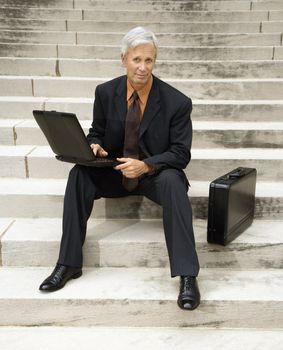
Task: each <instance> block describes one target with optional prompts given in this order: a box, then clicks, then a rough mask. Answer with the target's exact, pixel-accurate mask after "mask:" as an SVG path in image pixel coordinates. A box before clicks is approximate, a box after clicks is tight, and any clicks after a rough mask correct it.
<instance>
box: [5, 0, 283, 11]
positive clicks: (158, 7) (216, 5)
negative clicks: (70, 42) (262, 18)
mask: <svg viewBox="0 0 283 350" xmlns="http://www.w3.org/2000/svg"><path fill="white" fill-rule="evenodd" d="M118 4H119V5H118ZM268 4H269V3H268ZM268 4H267V5H266V6H262V8H260V7H259V8H258V9H257V8H255V10H268V9H272V10H281V9H282V5H281V4H280V2H279V3H277V2H273V3H270V6H271V8H269V7H268ZM117 5H118V6H119V9H120V10H124V11H126V10H128V9H129V5H130V8H131V10H139V9H140V7H141V6H140V1H119V2H117V0H114V1H113V0H108V1H107V2H105V1H88V0H78V1H75V2H74V7H75V8H77V9H97V10H112V9H113V8H115V7H117ZM10 6H11V7H12V6H13V5H10ZM60 7H61V6H60V3H59V4H58V8H60ZM65 7H67V8H71V7H72V3H71V2H68V3H67V6H63V8H65ZM31 8H32V7H31ZM142 8H143V10H148V11H150V10H151V11H162V10H163V11H221V10H222V11H224V10H229V9H230V10H232V11H233V10H234V11H235V10H236V11H250V9H251V4H250V2H247V1H240V0H237V1H229V2H228V3H227V1H190V2H188V1H165V2H164V1H157V2H154V3H153V2H152V1H143V2H142Z"/></svg>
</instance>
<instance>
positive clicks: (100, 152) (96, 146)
mask: <svg viewBox="0 0 283 350" xmlns="http://www.w3.org/2000/svg"><path fill="white" fill-rule="evenodd" d="M90 148H91V149H92V151H93V153H94V155H95V156H97V157H107V156H108V152H106V151H105V150H104V149H103V148H102V147H101V146H100V145H99V144H98V143H92V144H91V145H90Z"/></svg>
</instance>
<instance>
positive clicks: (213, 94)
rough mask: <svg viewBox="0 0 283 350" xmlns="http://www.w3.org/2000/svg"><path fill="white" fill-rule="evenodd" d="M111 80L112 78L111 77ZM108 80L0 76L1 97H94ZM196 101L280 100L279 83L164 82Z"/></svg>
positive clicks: (282, 88)
mask: <svg viewBox="0 0 283 350" xmlns="http://www.w3.org/2000/svg"><path fill="white" fill-rule="evenodd" d="M113 77H114V76H113ZM110 79H111V77H108V78H83V77H39V76H34V77H33V76H4V75H2V76H0V94H1V95H2V96H35V97H57V98H58V97H76V98H77V97H83V98H90V97H93V96H94V91H95V88H96V86H97V85H98V84H101V83H103V82H105V81H108V80H110ZM164 80H165V81H166V82H167V83H169V84H170V85H172V86H173V87H175V88H177V89H178V90H180V91H181V92H183V93H184V94H185V95H188V96H190V97H191V98H192V99H197V100H212V99H216V100H283V79H164Z"/></svg>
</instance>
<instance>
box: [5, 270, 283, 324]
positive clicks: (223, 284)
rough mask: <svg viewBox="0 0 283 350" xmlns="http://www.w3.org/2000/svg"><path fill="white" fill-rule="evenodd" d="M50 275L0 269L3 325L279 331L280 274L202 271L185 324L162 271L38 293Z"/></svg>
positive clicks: (113, 275)
mask: <svg viewBox="0 0 283 350" xmlns="http://www.w3.org/2000/svg"><path fill="white" fill-rule="evenodd" d="M48 274H50V268H49V269H46V268H26V267H25V268H2V269H1V270H0V310H1V314H2V315H4V314H5V318H1V319H0V320H1V325H2V326H10V325H13V326H34V325H35V324H36V325H37V326H41V325H46V324H48V325H49V326H52V325H53V326H55V325H56V326H66V325H68V326H98V325H99V326H121V327H124V326H131V327H133V326H136V327H137V326H145V327H168V326H170V327H207V326H209V327H217V328H219V327H221V328H230V327H233V328H259V329H263V328H264V329H273V328H282V324H283V311H282V310H283V307H282V306H283V305H282V304H283V297H282V295H283V293H282V292H283V272H282V271H281V270H268V271H260V270H255V271H254V270H253V271H237V270H233V271H223V269H209V270H207V269H204V270H202V271H201V274H200V277H199V279H198V280H199V286H200V291H201V293H202V303H201V305H200V306H199V308H198V309H197V310H195V311H194V312H193V313H191V314H190V315H189V316H190V317H188V313H186V312H184V311H182V310H180V309H179V308H178V306H177V305H176V299H177V294H178V290H179V287H178V284H179V281H178V279H177V278H175V279H171V278H170V276H169V271H168V269H158V268H157V269H153V268H152V269H148V268H130V269H128V268H126V269H125V268H98V269H93V268H92V269H84V275H83V276H82V277H81V278H80V280H77V281H71V282H69V283H68V285H66V286H65V288H64V289H62V290H60V291H58V292H56V293H48V294H43V293H40V292H39V291H38V289H37V288H38V286H39V284H40V283H41V282H42V280H43V279H44V278H45V277H46V276H47V275H48ZM263 286H264V288H263ZM70 305H71V306H72V307H70ZM262 310H264V313H263V312H262ZM161 311H162V312H161ZM97 315H99V317H97Z"/></svg>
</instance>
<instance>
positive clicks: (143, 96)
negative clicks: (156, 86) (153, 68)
mask: <svg viewBox="0 0 283 350" xmlns="http://www.w3.org/2000/svg"><path fill="white" fill-rule="evenodd" d="M152 83H153V77H152V75H151V77H150V79H148V81H147V83H146V85H145V86H143V87H142V88H141V89H139V90H136V91H137V94H138V96H139V99H140V102H141V103H142V104H145V103H146V102H147V98H148V95H149V92H150V89H151V87H152ZM134 91H135V89H134V88H133V87H132V85H131V83H130V82H129V79H127V101H129V99H130V98H131V97H132V94H133V92H134Z"/></svg>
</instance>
